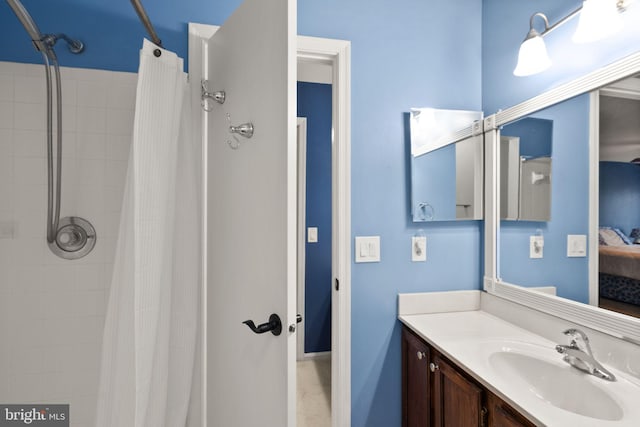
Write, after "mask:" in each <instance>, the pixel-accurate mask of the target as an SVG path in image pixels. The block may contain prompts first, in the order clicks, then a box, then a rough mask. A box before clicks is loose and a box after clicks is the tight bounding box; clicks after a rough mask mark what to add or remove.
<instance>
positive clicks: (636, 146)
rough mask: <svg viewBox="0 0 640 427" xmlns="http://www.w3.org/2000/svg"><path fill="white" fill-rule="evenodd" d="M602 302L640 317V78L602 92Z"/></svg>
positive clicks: (615, 309)
mask: <svg viewBox="0 0 640 427" xmlns="http://www.w3.org/2000/svg"><path fill="white" fill-rule="evenodd" d="M599 139H600V171H599V175H600V179H599V183H600V185H599V188H600V190H599V193H600V194H599V207H600V209H599V226H600V228H599V233H598V235H599V295H600V297H599V305H600V307H603V308H607V309H609V310H613V311H617V312H620V313H624V314H627V315H631V316H635V317H640V78H638V77H637V76H636V77H633V78H629V79H626V80H624V81H622V82H618V83H615V84H614V85H612V87H608V88H606V89H603V90H602V91H601V94H600V138H599Z"/></svg>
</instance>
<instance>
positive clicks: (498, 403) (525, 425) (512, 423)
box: [487, 393, 533, 427]
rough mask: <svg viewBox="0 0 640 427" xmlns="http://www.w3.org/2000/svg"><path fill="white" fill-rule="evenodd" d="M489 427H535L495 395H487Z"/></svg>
mask: <svg viewBox="0 0 640 427" xmlns="http://www.w3.org/2000/svg"><path fill="white" fill-rule="evenodd" d="M487 394H488V396H487V407H488V410H489V427H533V424H532V423H531V422H530V421H529V420H527V419H526V418H524V417H523V416H522V415H520V414H519V413H518V411H516V410H515V409H513V408H512V407H511V406H509V405H508V404H507V403H506V402H505V401H504V400H502V399H500V398H499V397H498V396H496V395H495V394H493V393H487Z"/></svg>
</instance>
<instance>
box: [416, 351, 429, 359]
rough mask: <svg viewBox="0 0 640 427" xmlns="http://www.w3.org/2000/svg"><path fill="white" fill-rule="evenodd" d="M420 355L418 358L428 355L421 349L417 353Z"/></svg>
mask: <svg viewBox="0 0 640 427" xmlns="http://www.w3.org/2000/svg"><path fill="white" fill-rule="evenodd" d="M417 356H418V360H422V359H423V358H425V357H427V355H426V354H425V353H424V351H419V352H418V353H417Z"/></svg>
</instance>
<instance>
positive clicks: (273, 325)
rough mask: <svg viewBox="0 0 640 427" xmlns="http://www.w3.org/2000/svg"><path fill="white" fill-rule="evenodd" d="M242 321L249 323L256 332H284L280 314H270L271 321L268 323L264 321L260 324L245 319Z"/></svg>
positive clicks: (278, 333)
mask: <svg viewBox="0 0 640 427" xmlns="http://www.w3.org/2000/svg"><path fill="white" fill-rule="evenodd" d="M242 323H244V324H245V325H247V326H248V327H249V329H251V330H252V331H253V332H254V333H256V334H264V333H265V332H271V333H272V334H273V335H275V336H278V335H280V333H281V332H282V322H281V321H280V316H278V315H277V314H275V313H274V314H272V315H271V316H269V321H268V322H267V323H263V324H261V325H258V326H256V324H255V323H253V320H245V321H244V322H242Z"/></svg>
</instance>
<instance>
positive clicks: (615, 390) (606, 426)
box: [398, 310, 640, 427]
mask: <svg viewBox="0 0 640 427" xmlns="http://www.w3.org/2000/svg"><path fill="white" fill-rule="evenodd" d="M398 318H399V319H400V321H401V322H402V323H404V324H405V325H406V326H408V327H409V328H410V329H411V330H413V331H414V332H416V333H417V334H418V335H419V336H421V337H422V338H423V339H424V340H425V341H427V342H428V343H430V344H431V345H432V346H433V347H435V348H436V349H437V350H438V351H439V352H441V353H442V354H443V355H445V356H446V357H447V358H449V359H450V360H451V361H453V362H455V363H456V364H458V365H459V366H460V367H461V368H462V369H463V370H465V371H466V372H467V373H468V374H469V375H471V376H472V377H474V378H475V379H476V380H478V382H480V383H481V384H483V385H484V386H485V387H486V388H488V389H489V390H491V391H492V392H494V393H495V394H496V395H498V396H499V397H500V398H502V399H504V400H505V401H506V402H507V403H509V404H510V405H512V406H513V407H514V408H516V409H517V410H519V411H520V412H521V413H522V414H523V415H524V416H526V417H527V418H528V419H529V420H531V421H532V422H533V423H535V424H537V425H546V426H571V425H573V426H581V427H614V426H615V427H632V426H633V427H638V426H640V381H638V380H637V378H633V377H630V376H628V375H625V374H624V373H622V372H620V371H618V370H615V369H613V368H610V367H609V366H606V367H607V369H609V370H611V371H612V372H613V373H614V374H615V375H616V376H617V377H618V381H616V382H608V381H605V380H602V379H599V378H596V377H594V376H592V375H588V374H584V380H585V381H590V382H592V383H593V384H594V385H596V386H597V387H600V388H602V389H603V390H606V391H607V393H608V394H609V395H610V396H611V397H612V398H613V399H614V400H615V401H616V402H617V403H618V404H619V406H620V407H621V408H622V410H623V413H624V416H623V418H622V419H621V420H619V421H607V420H602V419H595V418H591V417H586V416H582V415H579V414H575V413H573V412H569V411H566V410H564V409H560V408H558V407H556V406H553V405H551V404H550V403H548V402H546V401H544V400H543V399H542V398H540V397H538V396H536V395H535V393H534V392H533V391H532V390H529V389H527V387H524V386H523V385H522V383H518V382H517V381H513V378H511V377H510V375H508V374H505V373H503V372H500V370H498V369H496V368H495V367H494V366H492V365H491V363H489V353H488V352H489V350H487V349H488V348H491V345H493V349H495V348H499V346H500V345H502V344H501V343H505V345H508V344H509V343H510V342H511V343H519V344H522V345H527V346H529V347H530V348H532V349H534V350H533V351H535V352H536V355H537V354H539V355H540V357H541V358H542V359H545V358H546V359H547V360H549V361H553V362H554V363H555V362H556V361H557V360H561V359H562V356H561V355H560V354H558V353H557V352H556V351H555V346H556V344H558V343H554V342H551V341H549V340H548V339H546V338H544V337H541V336H539V335H536V334H534V333H532V332H530V331H528V330H525V329H522V328H520V327H518V326H515V325H513V324H512V323H509V322H507V321H505V320H502V319H500V318H498V317H495V316H493V315H491V314H489V313H487V312H484V311H481V310H472V311H458V312H448V313H432V314H402V315H400V316H398ZM488 343H489V344H490V345H489V346H488ZM491 343H493V344H491ZM562 344H567V343H562ZM496 345H497V346H498V347H496ZM562 363H563V364H564V362H562ZM561 366H563V365H562V364H561ZM566 369H575V368H572V367H571V366H569V365H568V364H566Z"/></svg>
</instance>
